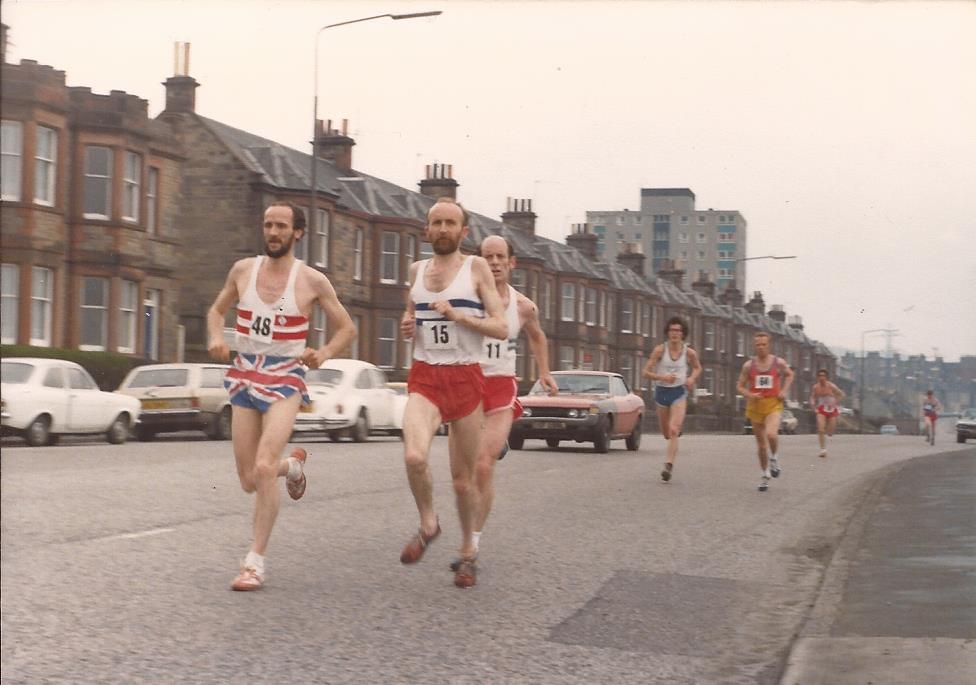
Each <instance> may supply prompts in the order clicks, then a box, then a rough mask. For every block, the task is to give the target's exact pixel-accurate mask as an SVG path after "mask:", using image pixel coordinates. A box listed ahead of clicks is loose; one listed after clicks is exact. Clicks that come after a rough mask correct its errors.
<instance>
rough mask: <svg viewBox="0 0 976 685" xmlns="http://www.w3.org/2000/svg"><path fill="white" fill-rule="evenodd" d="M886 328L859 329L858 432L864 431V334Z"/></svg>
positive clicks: (880, 331)
mask: <svg viewBox="0 0 976 685" xmlns="http://www.w3.org/2000/svg"><path fill="white" fill-rule="evenodd" d="M886 330H887V329H885V328H872V329H870V330H867V331H861V381H860V382H859V383H858V388H857V393H858V400H857V410H858V411H857V413H858V428H857V432H858V433H863V432H864V336H865V335H867V334H868V333H884V332H885V331H886Z"/></svg>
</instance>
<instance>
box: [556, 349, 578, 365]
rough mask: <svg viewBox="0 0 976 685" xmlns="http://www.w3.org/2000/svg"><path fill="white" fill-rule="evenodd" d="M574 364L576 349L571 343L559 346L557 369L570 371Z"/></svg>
mask: <svg viewBox="0 0 976 685" xmlns="http://www.w3.org/2000/svg"><path fill="white" fill-rule="evenodd" d="M575 364H576V350H575V349H574V348H573V346H572V345H560V346H559V369H560V370H561V371H570V370H572V368H573V366H574V365H575Z"/></svg>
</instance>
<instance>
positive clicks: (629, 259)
mask: <svg viewBox="0 0 976 685" xmlns="http://www.w3.org/2000/svg"><path fill="white" fill-rule="evenodd" d="M617 261H618V262H620V263H621V264H623V265H624V266H626V267H627V268H628V269H630V270H631V271H633V272H634V273H636V274H637V275H638V276H640V277H641V278H643V277H644V252H643V250H642V249H641V244H640V243H624V244H623V249H621V250H620V253H619V254H618V255H617Z"/></svg>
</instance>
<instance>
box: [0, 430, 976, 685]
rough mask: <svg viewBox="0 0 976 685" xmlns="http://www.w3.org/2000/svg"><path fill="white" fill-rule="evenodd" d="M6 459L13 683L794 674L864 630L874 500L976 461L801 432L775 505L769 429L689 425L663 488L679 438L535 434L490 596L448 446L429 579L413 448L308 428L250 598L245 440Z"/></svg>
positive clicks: (631, 679) (9, 673)
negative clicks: (793, 663) (867, 536)
mask: <svg viewBox="0 0 976 685" xmlns="http://www.w3.org/2000/svg"><path fill="white" fill-rule="evenodd" d="M4 445H5V446H4V449H3V452H2V471H0V476H2V519H0V528H2V576H0V590H2V604H3V610H2V634H3V640H2V644H0V655H2V669H3V680H4V682H9V683H35V682H84V683H88V682H91V683H95V682H98V683H106V682H113V683H115V682H125V683H131V682H180V683H214V682H288V681H292V682H323V683H345V682H356V683H358V682H374V683H377V682H381V683H413V682H418V681H425V682H451V683H481V682H545V683H584V682H585V683H592V682H608V683H610V682H612V683H776V682H779V680H780V678H781V677H782V676H783V674H784V672H785V670H786V668H787V664H788V661H790V655H791V653H792V650H794V649H795V647H796V645H797V644H798V638H799V639H800V640H801V641H802V640H803V639H804V638H803V636H804V635H806V636H816V635H818V634H819V635H829V634H830V633H831V631H834V630H836V628H835V627H836V626H837V625H839V624H840V623H841V619H842V618H844V617H842V616H841V613H842V611H843V607H844V602H843V601H830V598H827V599H825V598H824V588H825V587H826V586H827V584H826V583H825V579H827V580H830V578H831V577H832V576H831V568H832V567H831V563H830V562H831V560H832V559H834V557H835V551H836V550H837V549H838V547H840V546H842V543H843V542H844V541H845V540H849V539H850V535H848V534H847V533H848V532H849V530H850V529H851V527H852V526H853V525H854V524H855V523H856V522H857V521H858V520H860V519H858V516H861V517H863V516H865V504H864V503H865V502H868V503H871V507H873V508H872V509H871V511H872V512H873V511H875V510H877V507H878V506H880V504H878V503H879V502H882V501H883V500H882V498H881V497H880V495H878V494H877V493H878V492H879V491H880V490H879V489H880V488H882V486H886V485H887V484H888V483H889V482H890V481H891V479H892V478H893V477H894V476H895V475H896V474H897V473H898V472H899V471H901V470H902V469H903V468H905V467H906V466H907V465H910V464H914V463H917V462H912V461H910V460H911V459H912V458H913V457H918V456H928V457H932V456H933V455H936V454H940V455H941V454H943V453H946V452H956V451H958V450H963V449H965V450H968V452H969V453H971V452H972V445H970V446H969V447H968V448H965V447H964V446H962V445H958V446H957V445H956V444H955V443H954V442H952V441H951V438H950V436H949V435H948V434H945V435H943V436H940V443H939V444H937V445H936V446H935V447H934V448H932V447H928V446H927V445H925V444H924V443H923V441H922V440H921V438H918V437H907V436H905V437H894V436H837V437H836V438H834V441H833V443H832V445H831V450H830V456H829V457H828V458H827V459H819V458H818V457H817V447H816V437H815V436H811V435H799V436H788V437H784V439H783V448H782V463H783V475H782V477H781V478H779V479H777V480H774V481H773V482H772V486H771V488H770V491H769V492H768V493H759V492H757V491H756V485H757V483H758V475H759V470H758V466H757V464H756V457H755V450H754V439H753V438H752V437H749V436H718V435H704V436H699V435H688V436H686V437H685V438H684V439H683V442H682V450H681V454H680V455H679V459H678V463H677V466H676V468H675V477H674V479H673V480H672V482H671V483H668V484H664V483H661V482H660V479H659V476H658V473H659V471H660V469H661V464H662V462H663V458H664V446H665V445H664V441H663V440H662V439H661V438H660V437H659V436H651V435H646V436H645V437H644V442H643V445H642V447H641V450H640V451H639V452H637V453H633V452H629V451H626V450H624V449H623V443H622V442H619V443H617V442H615V443H614V448H613V449H612V450H611V452H610V454H608V455H597V454H594V453H592V451H591V450H589V448H588V446H586V447H579V448H565V449H561V450H559V451H548V450H546V449H545V447H544V443H542V442H540V441H527V442H526V447H527V449H525V450H522V451H517V452H512V453H510V454H509V456H508V457H506V459H505V460H504V461H503V462H501V463H500V464H499V466H498V470H497V488H498V492H497V497H496V500H495V512H494V514H493V516H492V518H491V519H490V521H489V524H488V526H487V528H486V531H485V533H484V537H483V538H482V547H481V568H480V573H479V577H478V585H477V587H475V588H473V589H471V590H459V589H457V588H455V587H454V586H453V584H452V574H451V573H450V572H449V570H448V568H447V565H448V563H449V561H450V560H451V559H452V558H453V556H454V553H455V550H456V548H457V546H458V544H459V542H460V540H459V533H458V526H457V521H456V516H455V515H454V513H453V511H454V505H453V495H452V493H451V490H450V482H449V478H448V473H447V470H448V469H447V456H446V450H447V440H446V439H445V438H438V439H436V441H435V445H434V449H433V457H432V463H433V469H434V474H435V503H436V505H437V508H438V511H439V513H440V517H441V522H442V525H443V527H444V534H443V535H442V536H441V537H440V538H439V539H438V540H437V541H436V542H435V543H434V544H433V545H432V546H431V548H430V549H429V550H428V553H427V555H426V557H425V558H424V559H423V560H422V561H421V562H420V563H419V564H417V565H416V566H414V567H404V566H402V565H401V564H400V563H399V561H398V557H399V552H400V548H401V546H402V545H403V544H404V542H405V541H406V539H407V538H408V536H409V535H410V534H411V532H412V531H413V530H414V529H415V528H416V525H417V520H416V510H415V508H414V504H413V500H412V498H411V496H410V493H409V490H408V488H407V484H406V478H405V475H404V471H403V465H402V459H401V446H400V443H399V442H398V441H397V440H396V439H393V438H379V439H373V440H371V441H370V442H369V443H367V444H353V443H338V444H334V443H329V442H321V443H318V442H309V441H307V440H305V441H303V445H304V446H305V447H306V448H307V449H309V452H310V455H311V456H310V457H309V462H308V466H307V474H308V479H309V485H308V491H307V494H306V496H305V498H304V499H302V500H301V501H300V502H297V503H296V502H292V501H290V500H288V498H287V496H283V497H284V499H283V501H284V504H283V506H282V510H281V514H280V516H279V519H278V523H277V526H276V528H275V532H274V535H273V537H272V544H271V548H270V550H269V560H270V565H269V569H268V570H269V577H268V582H267V585H266V587H265V589H264V590H262V591H260V592H258V593H234V592H231V591H230V590H229V583H230V580H231V579H232V578H233V576H234V575H235V574H236V571H237V564H238V561H239V559H240V558H241V557H242V556H243V554H244V552H245V551H246V549H247V546H248V543H249V538H250V515H251V506H252V504H251V500H250V498H249V497H248V496H246V495H244V494H243V493H242V492H241V490H240V488H239V486H238V483H237V479H236V475H235V472H234V466H233V456H232V453H231V448H230V443H229V442H208V441H205V440H166V439H163V440H159V441H157V442H154V443H131V442H130V443H128V444H126V445H121V446H111V445H107V444H104V443H97V442H92V441H68V444H66V445H62V446H58V447H51V448H33V449H32V448H26V447H16V446H13V443H10V442H5V443H4ZM970 473H971V472H970ZM871 497H874V499H871ZM958 516H959V514H958V512H957V513H956V517H957V523H958ZM926 525H932V526H937V525H938V522H937V521H931V522H929V523H927V524H926ZM861 528H863V526H862V527H861ZM859 530H860V529H859ZM879 544H880V543H879ZM845 558H846V557H845ZM845 577H846V576H845ZM851 582H855V581H851ZM848 586H849V583H848V584H842V587H841V589H839V590H837V593H839V594H841V596H842V594H843V588H844V587H848ZM831 587H832V586H831ZM969 587H971V586H969ZM963 589H964V590H965V589H966V588H965V586H964V587H963ZM844 620H847V619H846V618H844ZM857 620H858V619H856V618H851V619H850V620H849V621H848V622H847V623H846V624H844V625H845V626H846V627H845V628H844V630H846V631H848V632H847V634H854V633H856V632H857V631H858V630H859V628H858V624H857V622H856V621H857ZM811 626H812V627H811ZM817 626H819V628H818V627H817ZM824 626H827V627H826V628H824ZM818 631H819V632H818ZM970 654H971V652H970ZM868 681H869V680H864V682H868ZM796 682H807V681H796ZM821 682H828V681H821ZM876 682H883V681H876ZM933 682H935V681H933ZM938 682H945V681H938Z"/></svg>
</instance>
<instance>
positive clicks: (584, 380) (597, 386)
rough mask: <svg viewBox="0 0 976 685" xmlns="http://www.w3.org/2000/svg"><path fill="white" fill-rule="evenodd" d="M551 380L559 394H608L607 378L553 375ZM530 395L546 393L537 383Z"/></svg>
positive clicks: (608, 383) (608, 382)
mask: <svg viewBox="0 0 976 685" xmlns="http://www.w3.org/2000/svg"><path fill="white" fill-rule="evenodd" d="M553 378H554V379H555V380H556V385H557V386H558V387H559V392H562V393H571V394H579V395H606V394H608V393H609V392H610V377H609V376H591V375H588V374H587V375H585V374H578V375H576V374H571V373H566V374H555V375H553ZM529 393H530V394H532V395H543V394H546V393H548V390H546V389H545V388H544V387H543V386H542V384H541V383H540V382H539V381H536V382H535V385H533V386H532V390H530V391H529Z"/></svg>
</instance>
